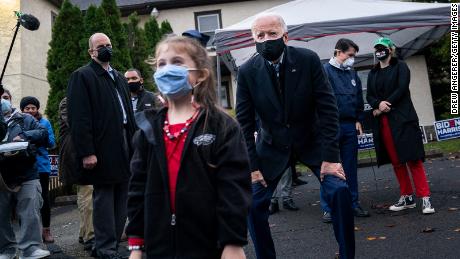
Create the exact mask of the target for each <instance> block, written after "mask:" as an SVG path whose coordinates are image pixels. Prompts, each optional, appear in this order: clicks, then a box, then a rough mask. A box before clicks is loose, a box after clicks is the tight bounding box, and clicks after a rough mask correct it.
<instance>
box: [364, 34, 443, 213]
mask: <svg viewBox="0 0 460 259" xmlns="http://www.w3.org/2000/svg"><path fill="white" fill-rule="evenodd" d="M374 48H375V57H376V58H377V59H378V60H379V63H378V64H377V65H376V66H375V67H374V68H373V69H372V70H371V72H370V73H369V77H368V80H367V101H368V103H369V104H370V105H371V106H372V108H373V109H374V110H373V115H374V120H373V133H374V144H375V150H376V153H377V163H378V165H379V166H380V165H383V164H387V163H390V162H391V164H392V165H393V168H394V171H395V174H396V177H397V179H398V182H399V189H400V192H401V197H400V198H399V201H398V202H396V203H395V204H394V205H392V206H390V210H392V211H401V210H404V209H408V208H415V207H416V203H415V200H414V197H413V189H412V183H411V180H410V177H409V170H410V172H411V173H412V179H413V181H414V185H415V194H416V195H417V197H419V198H421V199H422V212H423V214H431V213H434V208H433V207H432V206H431V202H430V187H429V186H428V181H427V179H426V174H425V168H424V167H423V160H424V159H425V151H424V149H423V142H422V137H421V132H420V128H419V124H418V117H417V113H416V112H415V109H414V105H413V104H412V100H411V98H410V92H409V82H410V71H409V68H408V67H407V64H406V63H405V62H404V61H402V60H398V59H397V58H396V57H395V56H396V55H395V50H396V46H395V45H394V43H393V42H392V41H391V40H390V39H389V38H379V39H378V40H377V41H376V42H375V43H374ZM408 168H409V170H408Z"/></svg>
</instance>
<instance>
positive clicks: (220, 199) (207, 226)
mask: <svg viewBox="0 0 460 259" xmlns="http://www.w3.org/2000/svg"><path fill="white" fill-rule="evenodd" d="M166 111H167V108H164V109H162V110H160V111H159V112H158V113H156V111H155V110H146V111H144V112H141V113H137V114H136V122H137V124H138V127H139V129H140V130H138V131H137V132H136V134H135V136H134V137H133V146H134V155H133V159H132V160H131V171H132V177H131V180H130V185H129V194H128V195H129V198H128V217H129V224H128V227H127V229H126V232H127V235H128V237H138V238H143V239H144V241H145V250H146V252H147V258H161V259H168V258H177V259H179V258H183V259H185V258H187V259H193V258H195V259H208V258H216V259H217V258H220V254H221V253H222V249H223V247H224V246H225V245H227V244H234V245H245V244H247V216H248V211H249V206H250V201H251V177H250V172H249V161H248V155H247V151H246V147H245V144H244V140H243V135H242V133H241V130H240V128H239V126H238V124H237V123H236V122H235V121H234V120H233V119H232V118H231V117H229V116H228V115H227V114H224V113H223V112H220V111H215V112H210V113H209V114H208V115H207V114H206V112H203V111H202V112H201V113H200V114H199V115H198V117H197V120H196V121H195V123H193V125H192V128H191V129H190V131H189V133H188V135H187V139H186V141H185V145H184V150H183V153H182V161H181V166H180V169H179V173H178V179H177V188H176V211H175V214H171V206H170V198H169V185H168V169H167V160H166V156H165V143H164V138H163V134H164V133H163V126H164V121H165V116H166ZM206 123H207V125H205V124H206ZM173 215H175V224H174V222H173V221H172V218H173ZM144 219H145V220H144Z"/></svg>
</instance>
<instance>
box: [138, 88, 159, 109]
mask: <svg viewBox="0 0 460 259" xmlns="http://www.w3.org/2000/svg"><path fill="white" fill-rule="evenodd" d="M162 106H163V105H162V104H161V103H160V100H158V97H157V96H156V95H155V94H154V93H152V92H150V91H147V90H145V89H142V90H141V91H139V93H138V94H137V105H136V112H141V111H143V110H146V109H160V108H161V107H162Z"/></svg>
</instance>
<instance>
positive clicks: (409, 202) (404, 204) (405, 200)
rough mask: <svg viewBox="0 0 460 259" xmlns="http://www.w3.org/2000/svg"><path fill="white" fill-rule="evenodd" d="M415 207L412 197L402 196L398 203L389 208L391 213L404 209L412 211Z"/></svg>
mask: <svg viewBox="0 0 460 259" xmlns="http://www.w3.org/2000/svg"><path fill="white" fill-rule="evenodd" d="M416 206H417V204H416V203H415V200H414V197H413V196H412V195H402V196H401V197H400V198H399V201H398V202H397V203H395V204H393V205H391V206H390V208H389V209H390V210H391V211H401V210H405V209H413V208H415V207H416Z"/></svg>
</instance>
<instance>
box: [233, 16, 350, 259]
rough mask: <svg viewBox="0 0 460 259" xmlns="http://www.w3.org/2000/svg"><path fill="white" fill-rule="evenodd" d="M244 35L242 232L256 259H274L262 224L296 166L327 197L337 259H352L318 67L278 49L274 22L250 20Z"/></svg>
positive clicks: (306, 54)
mask: <svg viewBox="0 0 460 259" xmlns="http://www.w3.org/2000/svg"><path fill="white" fill-rule="evenodd" d="M252 34H253V38H254V40H255V43H256V49H257V52H258V54H257V55H255V56H254V57H252V58H251V59H250V60H248V61H247V62H246V63H245V64H243V65H242V66H241V67H240V69H239V72H238V90H237V104H236V115H237V119H238V121H239V123H240V125H241V127H242V129H243V132H244V135H245V139H246V145H247V148H248V152H249V156H250V161H251V172H252V173H251V177H252V183H253V186H252V188H253V203H252V207H251V211H250V215H249V231H250V234H251V237H252V241H253V242H254V246H255V250H256V254H257V258H258V259H267V258H276V252H275V248H274V244H273V239H272V237H271V233H270V228H269V224H268V217H269V210H268V208H269V205H270V198H271V197H272V194H273V191H274V190H275V189H276V186H277V183H278V182H279V180H280V178H281V176H282V174H283V172H284V171H285V169H286V168H288V167H289V165H290V162H291V161H297V160H298V161H301V162H302V163H304V164H305V165H307V166H308V167H310V169H312V171H313V172H314V173H315V175H316V176H317V177H318V179H319V180H320V181H321V186H322V188H323V189H324V191H325V193H327V195H326V200H327V203H328V204H329V206H330V207H331V208H332V213H331V214H332V220H333V227H334V232H335V236H336V239H337V241H338V243H339V247H340V258H353V257H354V254H355V239H354V222H353V211H352V209H351V196H350V191H349V190H348V186H347V184H346V182H345V174H344V171H343V168H342V165H341V163H340V152H339V148H338V141H337V137H338V125H339V124H338V111H337V105H336V101H335V97H334V93H333V91H332V88H331V86H330V84H329V82H328V80H327V78H326V75H325V72H324V70H323V67H322V65H321V63H320V59H319V57H318V55H317V54H316V53H315V52H313V51H311V50H308V49H300V48H294V47H287V46H286V43H287V41H288V33H287V26H286V24H285V22H284V20H283V18H282V17H281V16H279V15H276V14H263V15H261V16H258V17H257V18H256V19H255V20H254V22H253V25H252ZM256 115H257V117H258V118H259V123H260V124H259V126H260V131H259V134H258V137H257V142H255V140H254V131H255V129H256V122H255V118H256Z"/></svg>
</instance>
